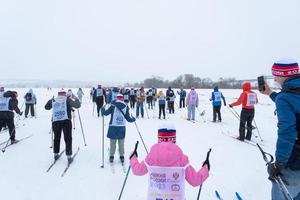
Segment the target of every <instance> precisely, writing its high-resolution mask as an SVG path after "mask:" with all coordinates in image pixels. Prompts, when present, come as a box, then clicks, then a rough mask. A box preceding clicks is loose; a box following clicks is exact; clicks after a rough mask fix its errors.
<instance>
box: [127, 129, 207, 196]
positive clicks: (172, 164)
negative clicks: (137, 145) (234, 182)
mask: <svg viewBox="0 0 300 200" xmlns="http://www.w3.org/2000/svg"><path fill="white" fill-rule="evenodd" d="M165 127H167V128H165ZM175 143H176V130H175V128H174V126H172V125H167V126H164V128H160V129H159V130H158V143H157V144H154V145H153V146H152V147H151V150H150V152H149V154H148V155H147V156H146V159H145V161H142V162H141V163H140V162H139V161H138V159H137V152H133V153H132V155H131V156H130V165H131V167H132V172H133V174H135V175H137V176H143V175H145V174H147V173H149V188H148V200H157V199H159V200H165V199H174V200H184V199H185V194H184V182H185V180H187V182H188V183H189V184H190V185H192V186H194V187H196V186H199V185H201V184H202V183H203V182H204V181H205V180H206V179H207V178H208V175H209V168H210V163H209V160H205V162H204V163H203V166H202V168H201V169H200V170H199V171H196V170H195V169H194V168H193V167H192V166H191V165H189V159H188V157H187V156H186V155H184V154H183V152H182V150H181V149H180V147H179V146H177V145H176V144H175Z"/></svg>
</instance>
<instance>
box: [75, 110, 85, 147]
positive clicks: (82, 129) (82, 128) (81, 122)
mask: <svg viewBox="0 0 300 200" xmlns="http://www.w3.org/2000/svg"><path fill="white" fill-rule="evenodd" d="M77 111H78V117H79V122H80V127H81V132H82V137H83V141H84V146H87V144H86V141H85V136H84V131H83V127H82V121H81V117H80V112H79V109H77Z"/></svg>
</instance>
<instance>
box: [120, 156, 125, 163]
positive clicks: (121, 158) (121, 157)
mask: <svg viewBox="0 0 300 200" xmlns="http://www.w3.org/2000/svg"><path fill="white" fill-rule="evenodd" d="M120 160H121V163H122V164H123V163H124V161H125V159H124V156H120Z"/></svg>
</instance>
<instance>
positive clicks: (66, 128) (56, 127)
mask: <svg viewBox="0 0 300 200" xmlns="http://www.w3.org/2000/svg"><path fill="white" fill-rule="evenodd" d="M52 129H53V133H54V149H53V152H54V153H59V151H60V137H61V132H64V140H65V143H66V155H72V122H71V120H69V119H67V120H63V121H57V122H53V123H52Z"/></svg>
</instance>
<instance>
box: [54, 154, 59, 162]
mask: <svg viewBox="0 0 300 200" xmlns="http://www.w3.org/2000/svg"><path fill="white" fill-rule="evenodd" d="M58 158H59V154H58V153H55V154H54V160H55V161H57V160H58Z"/></svg>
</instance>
